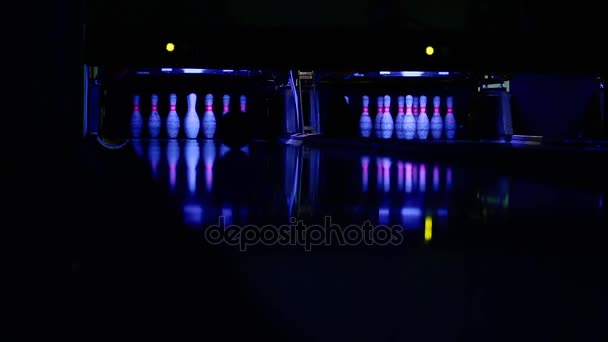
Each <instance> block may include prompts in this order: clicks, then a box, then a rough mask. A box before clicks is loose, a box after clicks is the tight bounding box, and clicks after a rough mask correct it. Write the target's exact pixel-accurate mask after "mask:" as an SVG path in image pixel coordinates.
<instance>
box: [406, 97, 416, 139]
mask: <svg viewBox="0 0 608 342" xmlns="http://www.w3.org/2000/svg"><path fill="white" fill-rule="evenodd" d="M413 102H414V99H413V97H412V95H408V96H406V97H405V108H406V109H405V117H404V118H403V136H404V138H405V139H406V140H412V139H414V137H415V136H416V118H415V117H414V114H413V113H412V104H413Z"/></svg>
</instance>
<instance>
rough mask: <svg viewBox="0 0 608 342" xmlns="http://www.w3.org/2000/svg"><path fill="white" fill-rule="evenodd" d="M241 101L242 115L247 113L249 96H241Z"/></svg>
mask: <svg viewBox="0 0 608 342" xmlns="http://www.w3.org/2000/svg"><path fill="white" fill-rule="evenodd" d="M239 101H240V104H241V113H247V96H245V95H241V97H240V98H239Z"/></svg>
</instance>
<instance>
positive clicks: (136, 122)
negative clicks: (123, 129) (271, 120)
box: [131, 95, 144, 138]
mask: <svg viewBox="0 0 608 342" xmlns="http://www.w3.org/2000/svg"><path fill="white" fill-rule="evenodd" d="M143 126H144V119H143V118H142V116H141V113H140V112H139V95H133V113H132V114H131V137H133V138H139V137H141V131H142V129H143Z"/></svg>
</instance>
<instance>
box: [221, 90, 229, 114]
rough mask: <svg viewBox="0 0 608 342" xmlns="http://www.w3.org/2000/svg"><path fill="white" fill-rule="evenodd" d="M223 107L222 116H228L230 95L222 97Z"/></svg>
mask: <svg viewBox="0 0 608 342" xmlns="http://www.w3.org/2000/svg"><path fill="white" fill-rule="evenodd" d="M222 105H223V106H224V108H223V110H222V115H226V113H228V112H229V111H230V95H228V94H226V95H224V96H223V97H222Z"/></svg>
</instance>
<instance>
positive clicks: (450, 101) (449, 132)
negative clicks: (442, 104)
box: [445, 96, 456, 139]
mask: <svg viewBox="0 0 608 342" xmlns="http://www.w3.org/2000/svg"><path fill="white" fill-rule="evenodd" d="M446 104H447V107H448V112H447V114H446V115H445V137H446V138H448V139H454V137H456V118H455V117H454V113H453V112H452V107H453V106H454V98H453V97H452V96H448V98H447V100H446Z"/></svg>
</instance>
